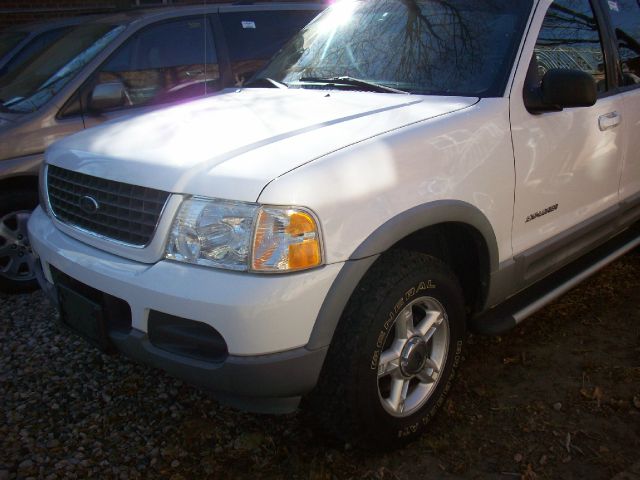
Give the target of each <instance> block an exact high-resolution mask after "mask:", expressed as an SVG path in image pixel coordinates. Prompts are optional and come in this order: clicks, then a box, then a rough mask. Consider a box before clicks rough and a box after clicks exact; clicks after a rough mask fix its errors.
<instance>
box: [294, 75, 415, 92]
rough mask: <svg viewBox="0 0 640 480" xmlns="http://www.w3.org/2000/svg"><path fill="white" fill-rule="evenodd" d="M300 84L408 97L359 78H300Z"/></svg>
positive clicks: (395, 89)
mask: <svg viewBox="0 0 640 480" xmlns="http://www.w3.org/2000/svg"><path fill="white" fill-rule="evenodd" d="M299 81H300V82H312V83H325V84H327V85H334V86H337V85H346V86H350V87H361V88H364V89H366V90H368V91H371V92H380V93H401V94H403V95H410V93H409V92H405V91H404V90H399V89H397V88H393V87H388V86H386V85H382V84H380V83H375V82H370V81H368V80H361V79H359V78H354V77H349V76H341V77H302V78H300V80H299Z"/></svg>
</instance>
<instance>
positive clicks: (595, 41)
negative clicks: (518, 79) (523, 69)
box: [534, 0, 607, 92]
mask: <svg viewBox="0 0 640 480" xmlns="http://www.w3.org/2000/svg"><path fill="white" fill-rule="evenodd" d="M534 51H535V57H534V60H535V61H537V72H538V81H542V77H543V76H544V74H545V73H546V72H547V71H548V70H550V69H552V68H563V69H572V70H582V71H583V72H586V73H589V74H591V75H592V76H593V79H594V80H595V81H596V84H597V85H598V91H599V92H605V91H606V90H607V78H606V69H605V64H604V54H603V51H604V50H603V47H602V42H601V40H600V31H599V29H598V23H597V21H596V18H595V14H594V12H593V8H592V7H591V3H590V2H589V0H556V1H555V2H554V3H553V4H552V5H551V6H550V7H549V10H548V11H547V15H546V16H545V17H544V21H543V23H542V28H541V29H540V34H539V35H538V41H537V43H536V47H535V50H534Z"/></svg>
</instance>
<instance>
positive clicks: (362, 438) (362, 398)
mask: <svg viewBox="0 0 640 480" xmlns="http://www.w3.org/2000/svg"><path fill="white" fill-rule="evenodd" d="M465 324H466V322H465V310H464V299H463V295H462V290H461V288H460V284H459V282H458V280H457V278H456V276H455V275H454V274H453V272H452V271H451V269H450V268H449V267H448V266H447V265H446V264H445V263H443V262H442V261H440V260H438V259H436V258H434V257H431V256H428V255H423V254H419V253H414V252H406V251H392V252H389V253H387V254H385V255H383V256H382V257H381V258H380V259H379V260H378V261H377V262H376V263H375V264H374V266H373V267H372V268H371V270H370V272H368V274H367V275H366V277H365V278H364V279H363V281H362V282H361V283H360V285H359V286H358V288H357V290H356V292H355V293H354V295H353V296H352V298H351V300H350V301H349V304H348V305H347V308H346V309H345V312H344V314H343V316H342V318H341V320H340V324H339V325H338V328H337V330H336V332H335V334H334V340H333V342H332V344H331V346H330V348H329V352H328V354H327V359H326V363H325V366H324V369H323V372H322V374H321V378H320V381H319V383H318V387H317V388H316V390H315V391H314V392H313V393H312V394H311V396H310V398H309V400H308V402H309V406H310V407H311V408H312V410H313V414H314V416H316V417H319V419H320V420H321V422H322V426H323V427H325V428H328V429H329V430H330V432H331V433H333V434H334V435H337V436H338V437H340V438H341V439H343V440H344V441H347V442H352V443H355V444H358V445H361V446H363V447H365V448H375V449H378V448H389V447H394V446H400V445H402V444H404V443H405V442H407V441H409V440H412V439H414V438H416V437H417V436H419V435H420V434H422V433H423V432H424V431H425V429H426V426H427V424H428V422H429V420H430V419H431V418H432V416H433V415H434V414H435V412H436V411H437V409H438V407H440V406H441V405H442V404H443V402H444V400H445V397H446V394H447V393H448V391H449V389H450V388H451V382H452V379H453V377H454V374H455V372H456V369H457V367H458V365H459V363H460V360H461V355H462V347H463V343H464V339H465Z"/></svg>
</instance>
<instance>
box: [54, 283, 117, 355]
mask: <svg viewBox="0 0 640 480" xmlns="http://www.w3.org/2000/svg"><path fill="white" fill-rule="evenodd" d="M57 289H58V300H59V305H60V319H61V320H62V323H63V324H64V325H65V326H67V327H68V328H70V329H71V330H73V331H74V332H76V333H78V334H79V335H81V336H82V337H84V338H86V339H87V340H89V341H90V342H91V343H92V344H94V345H95V346H96V347H98V348H99V349H101V350H103V351H107V350H108V349H109V345H110V343H109V336H108V334H107V325H106V322H105V315H104V309H103V306H102V304H100V303H98V302H95V301H93V300H91V299H89V298H87V297H85V296H84V295H82V294H80V293H78V292H76V291H75V290H73V289H71V288H69V287H67V286H65V285H60V284H58V286H57Z"/></svg>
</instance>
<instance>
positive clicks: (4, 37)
mask: <svg viewBox="0 0 640 480" xmlns="http://www.w3.org/2000/svg"><path fill="white" fill-rule="evenodd" d="M27 35H28V34H27V33H25V32H5V33H0V57H4V56H5V55H6V54H7V53H9V52H10V51H11V50H13V48H14V47H15V46H16V45H18V44H19V43H20V42H21V41H22V40H23V39H24V38H25V37H26V36H27Z"/></svg>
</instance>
